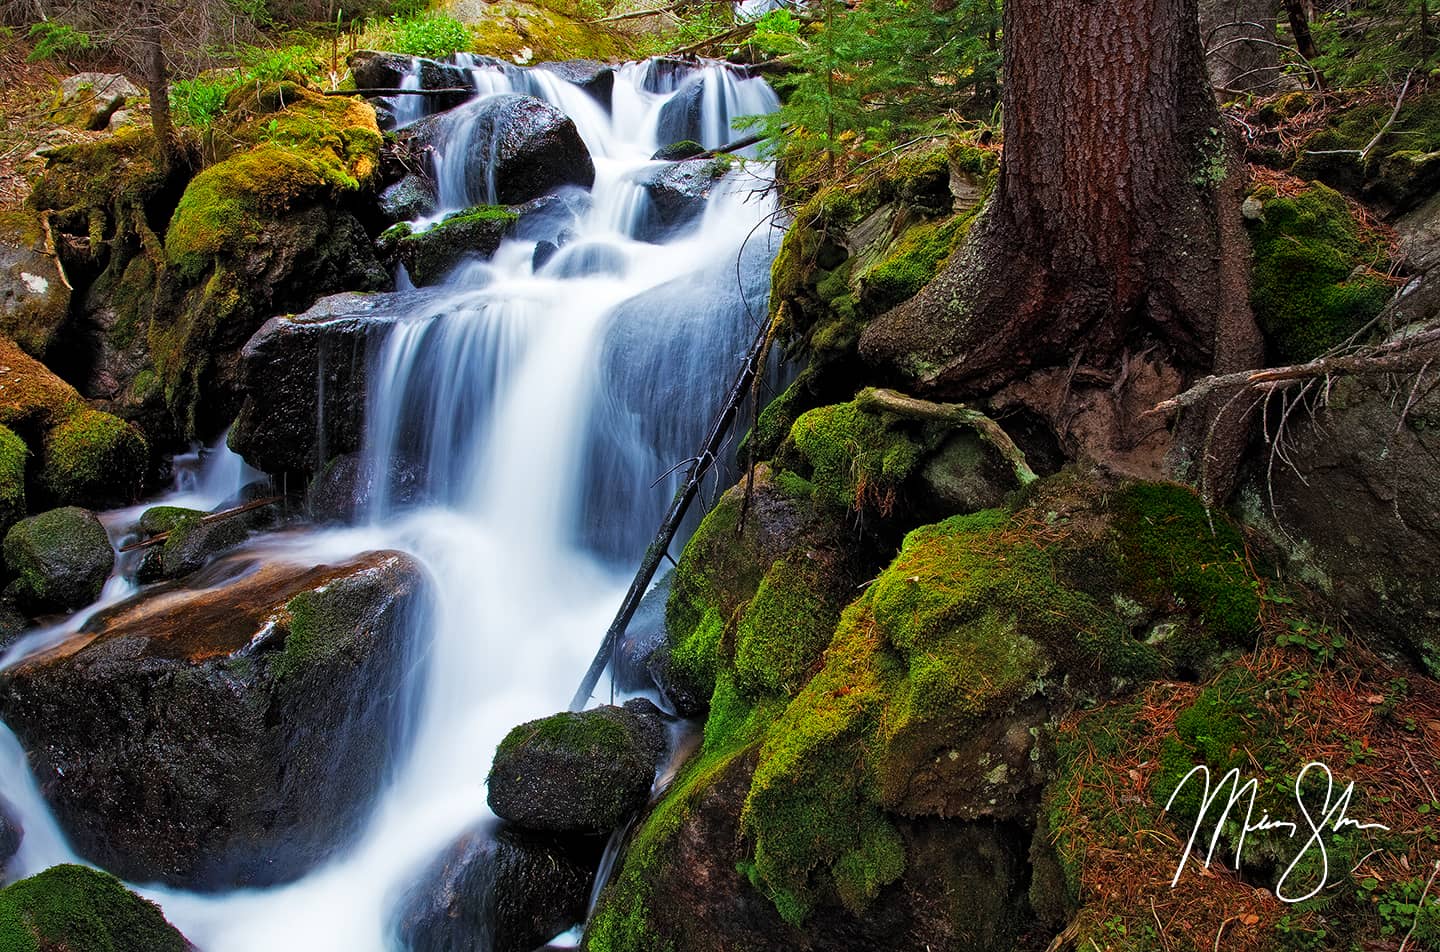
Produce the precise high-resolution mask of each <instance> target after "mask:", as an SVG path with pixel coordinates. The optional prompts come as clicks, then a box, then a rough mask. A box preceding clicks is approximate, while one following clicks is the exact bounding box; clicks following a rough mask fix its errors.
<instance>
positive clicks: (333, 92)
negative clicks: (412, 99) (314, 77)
mask: <svg viewBox="0 0 1440 952" xmlns="http://www.w3.org/2000/svg"><path fill="white" fill-rule="evenodd" d="M456 93H465V94H466V95H467V96H470V95H474V94H475V90H474V89H473V88H472V87H470V86H445V87H443V88H441V89H327V90H324V91H323V92H322V93H321V94H320V95H322V96H453V95H455V94H456Z"/></svg>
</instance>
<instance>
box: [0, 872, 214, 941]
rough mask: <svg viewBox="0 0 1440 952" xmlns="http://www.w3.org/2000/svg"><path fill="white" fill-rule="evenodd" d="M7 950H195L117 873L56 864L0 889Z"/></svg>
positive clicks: (1, 932)
mask: <svg viewBox="0 0 1440 952" xmlns="http://www.w3.org/2000/svg"><path fill="white" fill-rule="evenodd" d="M0 948H3V949H5V950H6V952H30V950H38V952H62V950H63V952H195V947H194V946H193V945H191V944H190V943H189V942H188V941H187V940H186V939H185V937H184V936H183V935H181V934H180V933H179V931H177V930H176V928H175V927H174V926H172V925H171V924H170V923H169V922H166V921H165V915H164V913H162V912H161V911H160V908H159V907H158V906H156V905H155V904H154V903H153V902H150V901H149V900H147V899H142V898H141V897H139V896H137V895H135V894H134V893H132V892H131V891H130V890H128V889H126V888H125V885H124V884H123V883H121V882H120V881H119V880H118V879H116V878H115V877H114V876H111V875H110V874H109V873H102V872H100V871H99V870H98V869H90V868H88V867H85V866H79V865H75V864H65V865H63V866H52V867H50V868H49V869H47V870H45V871H44V872H43V873H39V874H37V875H35V876H31V877H30V878H29V879H22V880H20V881H19V882H16V883H11V884H10V885H9V886H7V887H5V889H3V890H0Z"/></svg>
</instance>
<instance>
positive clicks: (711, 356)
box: [0, 58, 779, 952]
mask: <svg viewBox="0 0 1440 952" xmlns="http://www.w3.org/2000/svg"><path fill="white" fill-rule="evenodd" d="M459 65H461V66H462V67H464V68H466V69H468V70H469V71H470V74H471V76H472V77H473V78H474V83H475V86H476V88H477V90H479V91H480V97H479V98H477V100H472V102H471V103H470V104H467V105H464V106H461V107H458V108H456V109H454V110H452V111H451V112H449V113H446V114H444V115H443V116H442V117H440V119H439V122H440V123H441V125H440V127H439V132H438V135H437V136H436V138H435V139H434V140H432V141H434V143H435V152H436V155H435V167H436V172H437V176H438V182H439V192H440V205H441V211H440V214H441V215H443V214H444V213H445V212H447V211H453V210H455V209H458V208H463V207H466V206H469V205H472V204H475V203H477V202H480V201H486V200H487V198H488V197H487V196H484V195H475V194H472V193H471V192H470V191H469V190H468V188H467V185H466V176H465V171H466V170H465V168H464V160H463V157H464V155H465V154H466V151H467V146H468V143H469V137H470V135H471V133H472V131H473V126H474V122H475V120H476V116H477V106H478V104H479V103H480V102H481V101H483V99H484V97H486V96H490V95H499V94H507V93H517V92H518V93H523V94H526V95H531V96H536V97H538V98H542V99H544V100H546V101H547V102H549V103H550V104H551V105H553V106H555V107H556V108H557V109H559V110H560V111H562V112H564V113H565V114H567V115H568V116H570V117H571V118H572V119H573V120H574V121H575V123H576V126H577V129H578V131H579V133H580V135H581V138H582V139H583V140H584V142H585V144H586V146H587V147H588V148H589V150H590V152H591V155H592V157H593V159H594V162H595V166H596V178H595V184H594V186H593V188H591V189H590V190H589V194H588V195H581V196H576V197H574V200H573V201H569V202H567V203H565V205H564V208H563V209H562V210H561V211H560V212H558V213H557V214H558V215H559V216H560V220H561V221H560V224H561V225H563V227H559V226H547V227H546V228H543V229H540V230H541V231H543V232H544V234H543V235H542V234H530V233H527V232H525V231H523V230H522V231H520V232H518V233H517V234H515V235H513V236H512V237H510V238H507V239H506V241H505V243H504V244H502V246H501V247H500V249H499V250H498V251H497V252H496V253H495V254H494V255H493V256H492V257H491V259H490V260H489V261H487V262H484V263H475V264H471V265H468V266H462V267H460V268H459V269H457V270H456V271H455V272H454V274H452V276H451V277H450V279H449V281H448V283H447V284H446V285H445V286H444V287H443V288H441V289H440V290H439V292H438V293H439V295H440V296H439V298H438V299H437V298H436V297H435V290H434V289H431V291H429V292H427V294H428V295H429V296H428V297H427V298H426V300H425V302H424V303H418V302H417V305H416V310H415V312H414V314H413V315H411V316H410V317H409V318H408V319H405V320H401V321H400V322H399V323H398V324H397V326H396V327H395V329H394V331H393V332H392V333H390V334H389V336H388V337H386V338H385V340H384V342H383V343H382V344H381V345H379V346H378V348H377V350H376V351H375V352H374V353H373V354H372V355H371V365H370V372H369V374H368V380H369V392H368V394H367V397H366V399H367V404H366V405H367V417H366V427H367V430H366V436H365V441H364V449H363V455H364V464H365V465H366V466H367V467H369V468H370V470H371V472H372V473H384V474H389V473H396V472H399V471H401V470H406V471H413V472H414V473H415V474H416V480H417V481H418V483H419V486H420V492H418V493H417V494H413V495H412V494H405V496H404V498H401V495H400V494H394V495H392V494H390V493H388V492H387V491H386V490H385V488H384V487H385V486H386V485H387V482H388V481H387V480H386V479H379V480H376V481H375V484H376V485H377V486H379V487H381V488H380V490H379V491H378V492H376V493H375V494H374V495H373V496H372V498H371V499H370V503H369V505H370V509H369V511H368V513H367V514H366V517H365V518H364V519H363V520H362V524H361V525H359V526H356V527H351V528H346V529H327V530H309V531H307V532H304V533H294V532H290V533H285V534H279V535H276V536H273V537H271V538H269V539H265V540H262V541H260V542H259V543H252V547H253V548H256V549H257V550H258V551H266V550H267V549H268V550H269V551H272V552H275V553H282V554H284V555H285V556H286V557H289V558H305V559H307V560H308V561H316V562H318V561H320V560H323V559H331V558H335V557H337V556H342V557H343V555H346V554H350V553H354V552H359V551H363V550H365V549H373V548H379V547H390V548H399V549H403V550H406V551H408V552H411V553H413V554H414V555H416V556H417V557H418V558H419V559H420V560H421V561H422V562H423V563H424V564H425V565H426V567H427V568H428V569H429V571H430V573H431V575H432V576H433V578H434V580H435V594H436V598H435V605H436V607H435V609H434V613H433V617H430V618H429V619H428V620H427V623H428V625H429V626H430V632H429V633H430V636H431V637H430V643H431V645H432V647H431V649H430V656H429V657H428V658H427V659H426V662H427V663H426V664H425V665H423V666H421V667H419V668H417V673H416V674H415V675H414V676H415V677H418V678H421V679H423V680H422V681H420V682H419V684H417V685H416V688H417V689H416V692H415V693H416V695H417V696H418V697H419V698H420V702H419V707H418V709H417V710H416V711H414V713H413V715H412V716H413V717H415V718H416V723H415V724H414V730H413V732H412V736H413V737H414V741H413V744H412V746H411V749H410V750H409V751H408V752H407V755H406V757H405V758H404V761H403V762H402V763H401V764H399V765H397V768H396V771H395V775H394V777H393V780H392V781H391V782H390V784H389V786H388V787H387V788H386V789H385V790H383V791H382V793H381V794H380V796H379V798H378V801H377V802H376V804H375V806H374V810H373V814H372V816H371V818H370V819H369V822H368V826H367V828H366V830H365V831H364V833H363V834H362V835H361V836H360V837H359V838H358V840H357V841H356V842H354V843H351V844H349V845H348V846H346V847H345V849H343V850H342V851H341V852H340V853H339V855H337V856H336V857H335V858H333V859H332V860H331V861H330V862H328V863H327V864H326V865H324V866H322V867H320V868H318V869H315V870H312V871H311V872H310V873H309V874H308V875H306V876H305V877H304V878H302V879H300V880H299V881H297V882H294V883H290V884H288V885H283V886H279V887H274V888H269V889H264V890H247V891H234V892H230V893H225V894H220V895H200V894H194V893H190V892H186V891H183V890H177V889H171V888H161V887H147V886H146V885H145V884H138V885H139V886H140V887H141V889H142V892H143V893H144V894H145V895H147V896H148V897H150V898H152V899H154V900H155V901H157V902H159V903H160V904H161V906H162V907H163V908H164V910H165V912H166V914H167V915H168V916H169V917H170V918H171V920H172V921H173V922H175V924H176V925H177V926H178V927H179V928H180V929H181V930H182V931H184V932H185V933H186V935H187V936H189V937H190V939H191V940H192V941H194V942H195V943H197V944H198V945H199V946H200V948H201V949H203V950H205V952H254V950H257V949H267V950H278V952H284V950H295V952H300V950H304V952H326V950H334V952H342V950H343V952H388V950H393V949H398V948H400V946H399V944H398V940H397V939H396V938H395V936H394V930H393V914H394V907H395V904H396V902H397V900H398V899H399V898H400V897H401V896H402V895H403V893H404V892H405V890H406V889H407V888H408V887H410V886H411V885H413V883H414V881H415V877H416V876H417V874H418V872H419V871H421V870H423V869H424V867H425V866H426V865H427V864H428V863H429V862H430V861H431V860H432V858H433V857H435V856H436V855H437V854H438V853H439V852H440V851H441V850H442V849H443V848H444V847H445V846H446V845H447V844H448V843H450V842H451V841H452V840H453V839H454V837H455V836H456V835H457V834H459V833H461V832H462V831H464V830H465V829H467V828H469V827H471V826H473V825H474V824H475V823H476V822H478V821H481V820H484V819H485V818H486V817H488V816H490V814H489V812H488V808H487V807H486V803H485V778H486V774H487V772H488V769H489V763H490V759H491V756H492V754H493V752H494V750H495V747H496V745H497V744H498V743H499V741H500V740H501V739H502V738H503V737H504V735H505V733H506V732H508V730H509V729H510V728H511V727H513V726H515V725H517V724H519V723H521V722H523V721H526V720H529V719H532V718H535V717H539V716H544V715H547V714H550V713H553V712H555V711H558V710H563V709H564V708H565V706H566V704H567V702H568V699H569V696H570V694H571V693H572V691H573V690H574V687H575V684H576V683H577V681H578V680H579V678H580V676H581V675H582V673H583V672H584V670H585V668H586V666H587V664H588V662H589V659H590V655H591V653H592V652H593V651H594V650H595V647H596V646H597V645H598V643H599V641H600V638H601V636H602V635H603V633H604V631H605V629H606V628H607V626H608V624H609V622H610V620H611V617H612V615H613V613H614V611H615V609H616V606H617V605H618V604H619V602H620V599H621V596H622V594H623V592H624V589H625V586H626V584H627V583H628V581H629V575H630V573H631V572H633V570H634V566H635V564H636V563H637V562H638V560H639V558H640V556H641V554H642V553H643V551H644V549H645V546H646V544H647V543H648V541H649V539H650V537H651V535H652V533H653V532H654V530H655V528H656V527H657V524H658V522H659V520H660V518H661V514H662V513H663V512H664V510H665V508H666V505H667V504H668V502H669V500H670V498H671V496H672V495H673V493H674V490H675V488H676V485H677V480H678V479H679V477H678V476H675V475H667V473H668V471H670V470H671V469H672V467H674V466H675V464H677V463H679V462H681V461H682V460H683V459H685V458H686V457H687V456H689V455H690V454H691V453H693V452H694V451H695V448H696V447H697V446H698V445H699V443H700V441H701V440H702V439H703V436H704V433H705V431H706V429H707V426H708V424H709V422H710V420H711V418H712V416H713V414H714V413H715V412H716V410H717V409H718V407H719V405H720V403H721V401H722V399H723V397H724V394H725V391H726V389H727V387H728V385H729V383H730V381H731V380H732V379H733V378H734V376H735V374H736V373H737V371H738V369H739V366H740V361H741V359H742V358H743V355H744V352H745V350H746V349H747V345H748V344H749V342H750V341H751V340H753V338H754V336H755V332H756V329H757V328H758V326H759V322H760V321H762V320H763V319H764V317H765V314H766V303H767V302H766V297H767V294H768V284H769V264H770V261H771V259H772V258H773V256H774V254H775V252H776V250H777V248H778V241H779V235H778V232H777V231H775V230H774V229H772V228H770V227H767V223H768V220H769V218H770V216H771V215H772V213H773V211H774V201H773V199H772V198H770V197H769V195H768V193H767V191H766V190H765V189H764V188H763V187H757V186H763V185H764V184H765V180H766V178H767V177H768V175H769V170H768V168H767V167H765V166H764V165H763V164H762V163H758V162H756V163H750V164H748V165H747V166H746V167H745V168H744V169H741V170H736V171H733V172H731V173H729V175H728V176H727V177H726V178H724V179H723V180H721V181H719V182H717V183H716V184H715V185H714V186H713V187H712V188H711V190H710V194H709V198H708V200H707V201H706V204H705V207H704V209H703V211H702V212H701V213H700V214H699V216H698V219H697V220H696V221H695V222H693V223H691V224H689V225H687V227H686V228H684V229H681V230H677V231H676V232H674V233H673V234H669V235H667V236H666V237H665V238H663V239H661V240H654V239H653V237H652V240H649V241H645V240H641V239H640V237H638V236H639V235H640V234H641V231H640V230H641V228H642V226H643V225H644V223H645V222H646V220H647V215H648V213H649V208H648V199H647V197H646V193H645V190H644V188H642V187H641V186H640V184H639V182H640V181H641V179H642V177H643V176H645V175H647V174H651V173H653V172H654V171H656V170H657V169H659V168H661V167H662V164H661V163H657V162H654V161H652V160H651V158H650V156H651V155H652V154H653V152H654V151H655V150H656V148H657V147H659V146H661V145H665V144H668V142H669V140H668V139H665V135H664V133H663V132H662V129H661V125H662V119H663V118H664V116H663V114H664V113H665V107H666V105H667V104H668V103H671V102H672V101H675V100H676V98H677V97H681V96H688V97H691V99H690V100H687V101H686V102H685V103H683V104H682V106H684V107H685V109H690V103H691V101H692V100H693V102H694V103H698V106H695V107H694V108H695V109H698V113H696V114H694V115H693V116H690V117H689V118H694V119H696V120H697V122H698V126H699V128H698V130H697V137H700V136H703V141H704V142H705V144H707V145H709V146H717V145H721V144H723V143H724V142H725V141H728V140H729V139H732V138H735V137H736V136H735V134H733V133H732V132H731V131H730V128H729V126H730V123H731V122H732V121H733V119H735V118H736V117H737V116H739V115H743V114H746V112H747V111H749V112H751V113H755V112H765V111H768V110H770V109H773V108H774V107H775V105H776V99H775V96H774V94H773V93H772V92H771V91H770V90H769V88H768V87H767V86H766V85H765V84H764V82H763V81H761V80H759V79H752V78H747V77H746V76H744V75H743V74H741V73H737V72H733V71H732V70H730V69H729V68H728V67H725V66H723V65H721V64H709V63H705V64H699V65H697V66H695V67H686V66H679V65H677V64H676V63H674V62H673V61H671V62H667V64H666V65H665V66H664V67H663V68H661V67H657V66H653V65H651V64H646V63H632V64H628V65H626V66H623V67H621V68H620V69H619V70H618V73H617V76H616V79H615V85H614V91H613V95H612V97H611V105H610V108H609V109H608V110H607V109H606V107H605V106H604V105H602V104H601V103H600V102H599V101H598V100H596V99H595V98H594V97H592V96H591V95H590V94H589V93H587V92H585V91H584V90H583V89H581V88H580V87H578V86H575V85H572V84H571V83H568V82H566V81H564V80H563V79H560V78H558V77H557V76H555V75H553V74H550V73H547V72H544V71H542V70H526V69H520V68H517V67H512V66H507V65H502V64H499V63H496V62H493V61H489V60H482V59H479V58H462V59H461V60H460V61H459ZM412 72H414V73H416V75H418V69H417V70H412ZM405 82H406V84H407V88H409V87H408V83H409V82H410V80H409V77H407V78H406V80H405ZM421 98H422V97H397V99H398V100H399V101H400V102H397V108H398V107H401V106H403V107H404V108H407V109H408V108H411V104H408V103H406V102H405V101H407V100H416V101H417V102H418V101H419V100H420V99H421ZM414 108H417V109H418V108H420V106H419V105H418V104H416V105H415V106H414ZM683 111H684V109H681V110H679V111H677V110H675V109H672V110H671V112H670V115H671V117H672V118H673V117H674V116H675V115H678V114H679V112H683ZM691 112H694V110H693V109H691ZM404 118H405V121H413V119H414V118H417V117H415V116H410V115H408V114H407V115H406V116H405V117H404ZM427 121H429V120H427ZM662 139H665V141H661V140H662ZM491 192H492V195H493V182H492V183H491ZM437 217H438V216H437ZM423 224H424V223H417V227H418V226H421V225H423ZM551 239H554V240H553V242H552V243H553V244H555V245H558V250H555V249H551V251H552V252H553V253H552V254H550V255H549V257H548V260H546V259H544V258H543V257H542V256H540V255H537V248H538V247H539V245H540V243H541V242H542V241H550V240H551ZM737 436H738V435H737ZM728 452H732V453H733V441H732V445H731V446H730V448H729V451H728ZM219 463H224V464H225V465H227V466H229V467H230V470H227V473H228V475H226V476H225V477H224V478H223V479H222V478H221V477H219V476H217V477H216V479H217V480H218V481H222V482H223V481H229V480H233V479H234V478H235V473H240V472H242V471H241V470H239V469H236V468H235V464H234V463H233V461H230V460H225V459H223V458H222V459H220V460H219V462H218V463H217V464H216V465H219ZM231 471H233V472H231ZM722 478H723V477H722V476H717V477H716V479H717V480H719V479H722ZM207 488H210V487H208V486H202V485H201V484H200V483H199V482H193V481H192V483H189V484H187V486H186V487H185V489H186V491H188V492H196V493H198V492H199V491H200V490H201V489H207ZM711 495H713V494H712V493H708V492H707V496H711ZM676 555H678V552H677V553H676ZM28 647H29V645H28V642H27V643H25V644H22V645H21V646H19V649H17V650H21V651H25V650H28ZM19 761H20V752H19V748H18V745H17V744H16V742H15V740H14V738H13V736H12V735H11V734H10V733H9V731H8V730H6V729H5V728H4V727H3V725H0V768H3V770H4V775H3V776H0V795H4V796H5V797H7V798H8V799H10V800H11V801H12V802H13V803H14V804H16V806H17V807H18V808H19V811H20V813H21V814H22V819H23V820H24V822H25V826H26V827H27V830H30V831H32V833H31V836H32V837H33V839H27V846H26V850H27V852H22V854H21V856H20V858H19V861H20V866H21V869H20V872H24V873H33V872H36V871H38V869H39V868H42V867H43V866H44V865H46V864H49V863H52V862H55V861H57V860H63V859H66V858H68V848H67V847H66V846H65V844H64V838H63V836H62V835H61V834H60V832H59V831H58V830H57V829H56V828H55V826H54V823H53V821H51V820H50V818H49V816H48V813H46V812H45V810H44V807H43V803H42V802H41V801H40V799H39V794H38V791H36V790H35V789H34V784H33V782H32V781H31V780H30V778H29V776H28V772H27V771H25V770H23V769H21V767H20V766H19ZM17 775H23V776H17ZM316 795H317V796H323V795H324V791H316Z"/></svg>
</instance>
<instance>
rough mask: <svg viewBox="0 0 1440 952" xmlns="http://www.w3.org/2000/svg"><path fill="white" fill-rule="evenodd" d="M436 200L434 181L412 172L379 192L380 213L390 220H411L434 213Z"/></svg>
mask: <svg viewBox="0 0 1440 952" xmlns="http://www.w3.org/2000/svg"><path fill="white" fill-rule="evenodd" d="M436 200H437V199H436V194H435V183H434V182H432V181H430V179H429V178H427V177H425V176H423V175H418V174H416V173H414V172H412V173H410V174H409V175H406V176H405V177H404V178H402V179H400V181H398V182H392V183H391V184H389V185H387V186H385V188H384V189H383V190H382V191H381V192H380V214H382V215H383V216H385V219H386V220H387V221H391V222H402V221H412V220H414V219H416V218H424V217H425V216H426V215H431V214H434V212H435V202H436Z"/></svg>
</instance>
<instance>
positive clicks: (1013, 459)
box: [855, 389, 1040, 486]
mask: <svg viewBox="0 0 1440 952" xmlns="http://www.w3.org/2000/svg"><path fill="white" fill-rule="evenodd" d="M855 405H856V406H857V407H859V408H860V409H862V410H870V411H872V412H876V413H893V414H894V415H895V416H898V417H904V418H905V419H907V420H923V421H927V422H935V423H948V424H950V425H951V426H968V427H970V428H971V429H973V430H974V431H975V432H976V433H978V434H980V438H981V439H982V440H984V441H985V442H986V443H989V444H990V445H991V446H993V447H995V449H997V450H999V451H1000V455H1001V456H1003V457H1004V458H1005V461H1006V462H1007V463H1009V464H1010V466H1011V467H1012V468H1013V469H1014V470H1015V478H1016V479H1018V480H1019V481H1020V485H1022V486H1028V485H1029V484H1030V483H1033V482H1035V480H1037V479H1039V478H1040V477H1038V476H1036V475H1035V471H1034V470H1033V469H1031V468H1030V463H1029V462H1028V461H1027V460H1026V459H1025V453H1024V451H1023V450H1021V449H1020V447H1018V446H1016V445H1015V441H1014V440H1012V439H1010V434H1008V433H1006V432H1005V430H1004V429H1003V428H1002V427H1001V426H1000V424H998V423H996V422H995V421H994V420H992V419H990V418H989V417H988V416H986V415H985V414H983V413H981V412H980V411H979V410H972V409H970V408H969V407H967V406H964V405H963V404H959V403H931V402H930V401H929V400H919V399H916V398H915V397H907V396H906V395H905V394H903V393H896V392H895V391H894V390H875V389H865V390H862V391H860V393H858V394H857V395H856V397H855Z"/></svg>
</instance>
